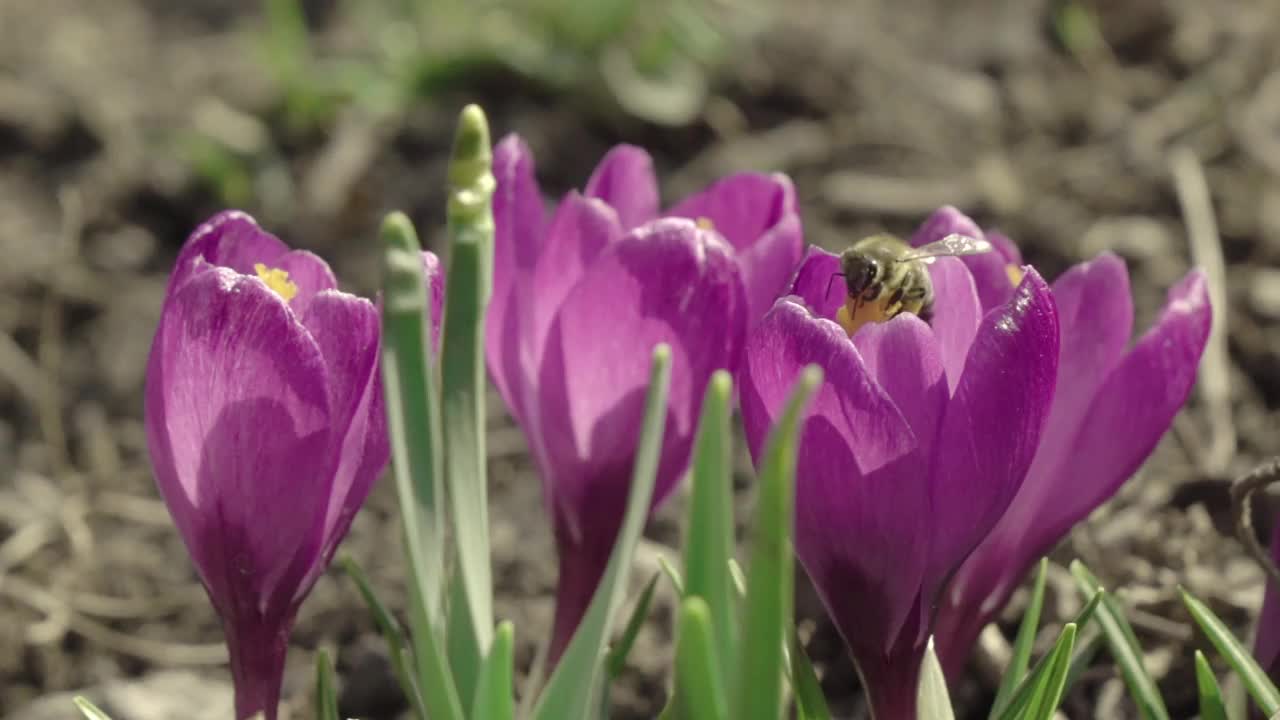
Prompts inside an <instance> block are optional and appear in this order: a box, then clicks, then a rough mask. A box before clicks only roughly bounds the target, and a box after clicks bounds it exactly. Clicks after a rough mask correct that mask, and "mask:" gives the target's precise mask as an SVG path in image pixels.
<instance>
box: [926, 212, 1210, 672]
mask: <svg viewBox="0 0 1280 720" xmlns="http://www.w3.org/2000/svg"><path fill="white" fill-rule="evenodd" d="M951 232H960V233H964V234H967V235H975V236H976V237H982V236H983V235H982V231H981V230H980V229H978V227H977V226H976V225H975V224H974V223H973V221H972V220H970V219H969V218H967V217H965V216H964V215H962V214H961V213H960V212H959V211H957V210H955V209H954V208H942V209H941V210H939V211H937V212H935V213H934V215H933V217H931V218H930V219H929V221H928V222H926V223H925V224H924V226H923V227H922V228H921V230H920V232H918V233H917V235H916V237H915V238H914V239H913V242H914V243H915V244H923V243H925V242H928V241H930V240H931V239H933V238H934V237H941V236H942V235H945V234H947V233H951ZM986 238H987V239H988V240H991V241H992V244H993V245H995V247H996V248H997V253H990V254H989V255H988V256H987V257H985V258H984V257H982V256H974V257H967V258H965V259H964V260H965V262H967V263H969V264H970V267H971V268H973V267H974V266H976V265H978V264H979V263H983V264H984V265H983V266H982V267H983V269H974V279H975V281H978V290H979V296H980V297H982V298H983V300H984V311H990V310H992V309H993V307H996V306H995V305H987V304H986V303H987V301H988V300H990V301H991V302H992V303H998V302H1001V301H1002V300H1001V298H1002V297H1004V296H1005V295H1007V293H1008V292H1011V291H1008V290H1006V289H1005V288H1008V287H1010V285H1009V283H1008V280H1007V279H1006V278H1007V273H1006V272H1004V271H1003V270H1002V268H1000V267H998V266H999V265H1001V264H1003V263H1007V262H1016V261H1017V258H1018V255H1017V248H1015V247H1013V245H1012V244H1011V243H1010V242H1009V241H1008V240H1007V239H1004V238H1003V237H1000V236H996V235H995V234H994V233H987V234H986ZM984 278H985V281H984ZM984 282H985V292H984ZM1002 282H1003V283H1004V285H1003V287H1002V286H1001V283H1002ZM1052 293H1053V298H1054V301H1055V302H1056V304H1057V307H1058V318H1059V326H1060V338H1059V346H1060V351H1059V356H1058V370H1057V380H1056V386H1057V390H1056V393H1055V395H1054V400H1053V405H1052V407H1051V409H1050V411H1049V417H1048V420H1047V422H1046V424H1045V429H1044V433H1043V434H1042V436H1041V438H1040V442H1039V445H1038V447H1037V448H1036V452H1035V459H1034V460H1033V461H1032V463H1031V468H1030V470H1029V471H1028V473H1027V479H1026V481H1025V482H1023V484H1022V487H1021V489H1020V490H1019V491H1018V493H1017V495H1016V496H1015V497H1014V499H1013V502H1012V503H1011V504H1010V506H1009V509H1008V511H1007V512H1005V514H1004V516H1003V517H1001V518H1000V521H999V522H998V523H996V526H995V527H994V528H993V529H992V530H991V532H990V533H988V534H987V536H986V538H985V539H984V540H983V542H982V543H981V544H980V545H979V546H978V547H977V549H975V550H974V552H973V554H972V555H970V556H969V558H968V559H967V560H966V561H965V562H964V564H963V565H962V566H961V567H960V569H959V571H958V572H957V573H956V575H955V577H954V578H953V579H952V581H951V583H950V584H949V585H948V587H947V590H946V591H945V593H944V594H943V595H942V597H941V598H939V603H938V608H937V616H936V624H935V628H934V633H935V636H936V637H935V641H936V648H935V649H936V650H937V652H938V658H939V660H940V662H941V663H942V666H943V669H944V670H945V671H946V673H947V675H948V676H949V677H951V678H953V679H954V678H955V677H957V676H958V675H959V673H960V671H961V669H962V668H963V666H964V662H965V660H966V659H967V658H968V656H969V654H970V652H971V651H972V649H973V644H974V642H975V641H976V640H977V637H978V634H979V633H980V632H981V630H982V628H983V626H985V625H986V624H987V623H988V622H990V621H991V620H993V619H994V618H995V617H996V616H997V615H998V614H999V613H1000V611H1001V610H1002V609H1003V608H1004V605H1005V603H1007V602H1008V600H1009V596H1010V595H1011V594H1012V593H1013V591H1014V590H1015V589H1016V588H1017V586H1018V584H1019V583H1020V582H1021V581H1022V579H1023V578H1024V577H1025V576H1026V574H1027V572H1028V571H1029V570H1030V569H1031V567H1032V565H1034V564H1035V563H1036V562H1037V561H1038V559H1039V558H1040V557H1042V556H1043V555H1044V554H1046V553H1047V552H1049V550H1051V549H1052V548H1053V546H1054V545H1056V544H1057V543H1058V542H1059V541H1060V540H1061V539H1062V538H1063V537H1064V536H1065V535H1066V534H1067V532H1068V531H1069V530H1070V529H1071V527H1072V526H1074V525H1075V524H1076V523H1078V522H1080V521H1082V520H1084V519H1085V518H1086V517H1087V516H1088V515H1089V513H1090V512H1092V511H1093V510H1094V509H1095V508H1097V507H1098V506H1099V505H1101V504H1102V503H1103V502H1105V501H1106V500H1108V499H1109V498H1110V497H1111V496H1112V495H1114V494H1115V493H1116V491H1117V490H1119V489H1120V486H1121V485H1122V484H1123V483H1124V481H1125V480H1127V479H1128V478H1129V477H1131V476H1132V475H1133V474H1134V472H1135V471H1137V469H1138V468H1139V466H1141V465H1142V462H1143V461H1144V460H1146V458H1147V456H1148V455H1150V454H1151V451H1152V450H1154V449H1155V446H1156V443H1157V442H1158V441H1159V440H1160V438H1161V436H1163V435H1164V433H1165V431H1166V430H1168V428H1169V425H1170V424H1171V423H1172V422H1173V417H1174V415H1175V414H1176V413H1177V412H1178V409H1179V408H1181V407H1182V404H1183V403H1184V402H1185V401H1186V399H1187V395H1188V394H1189V393H1190V392H1191V388H1192V385H1193V384H1194V382H1195V376H1196V368H1197V366H1198V365H1199V362H1200V355H1201V353H1202V352H1203V351H1204V347H1205V343H1206V341H1207V340H1208V337H1209V325H1210V320H1211V314H1212V313H1211V312H1210V307H1209V296H1208V289H1207V286H1206V282H1205V278H1204V275H1203V274H1202V273H1201V272H1199V271H1193V272H1191V273H1189V274H1188V275H1187V276H1186V277H1185V278H1184V279H1183V280H1182V281H1181V282H1179V283H1178V284H1177V285H1175V286H1174V287H1173V288H1172V289H1171V290H1170V291H1169V295H1168V301H1167V302H1166V304H1165V307H1164V309H1163V311H1162V312H1161V314H1160V316H1159V318H1158V319H1157V320H1156V322H1155V324H1154V325H1153V326H1152V327H1151V329H1149V330H1148V331H1147V333H1146V334H1145V335H1143V336H1142V338H1141V339H1139V340H1138V341H1137V343H1135V344H1133V345H1132V346H1130V344H1129V340H1130V334H1131V332H1132V328H1133V298H1132V296H1131V294H1130V291H1129V275H1128V272H1127V270H1126V269H1125V265H1124V262H1123V261H1122V260H1121V259H1120V258H1118V257H1116V256H1115V255H1112V254H1110V253H1103V254H1102V255H1099V256H1098V257H1096V258H1094V259H1093V260H1090V261H1088V262H1084V263H1081V264H1079V265H1076V266H1075V267H1073V268H1071V269H1070V270H1068V271H1067V272H1066V273H1064V274H1063V275H1062V276H1061V277H1059V278H1058V279H1057V281H1055V282H1054V283H1053V287H1052Z"/></svg>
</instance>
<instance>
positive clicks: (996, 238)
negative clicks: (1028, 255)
mask: <svg viewBox="0 0 1280 720" xmlns="http://www.w3.org/2000/svg"><path fill="white" fill-rule="evenodd" d="M986 233H987V242H989V243H991V244H992V245H993V246H994V247H995V249H996V252H998V253H1000V257H1001V258H1002V259H1003V260H1004V263H1005V264H1006V265H1014V266H1017V267H1021V266H1022V265H1023V262H1022V251H1021V250H1019V249H1018V246H1017V245H1015V244H1014V242H1013V241H1012V240H1010V239H1009V236H1008V235H1005V234H1004V233H1002V232H1000V231H998V230H987V231H986Z"/></svg>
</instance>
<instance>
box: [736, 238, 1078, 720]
mask: <svg viewBox="0 0 1280 720" xmlns="http://www.w3.org/2000/svg"><path fill="white" fill-rule="evenodd" d="M839 272H840V262H839V259H838V258H837V257H836V256H834V255H832V254H830V253H827V252H825V251H823V250H819V249H816V248H815V249H812V250H810V252H809V254H808V256H807V257H806V258H805V261H804V263H803V264H802V265H801V267H800V269H799V270H798V272H797V275H796V279H795V283H794V286H793V288H792V292H793V293H794V294H793V295H792V296H789V297H784V298H782V299H780V300H778V301H777V303H776V304H775V305H774V307H773V309H772V310H771V311H770V312H769V314H768V315H767V316H766V317H765V319H764V320H763V322H762V323H761V324H760V325H759V326H758V327H757V328H756V329H755V330H754V331H753V332H752V333H751V335H750V337H749V338H748V341H747V349H746V353H745V357H744V360H743V366H742V371H741V373H740V386H741V391H740V397H741V405H742V416H743V424H744V426H745V428H746V432H747V439H748V443H749V446H750V449H751V452H752V455H753V456H754V457H755V458H757V461H758V460H759V457H760V453H761V451H762V448H763V446H764V441H765V437H766V435H767V433H768V431H769V428H770V426H771V425H772V424H773V422H774V421H775V420H776V419H777V417H778V414H779V413H780V412H781V410H782V408H783V403H784V400H785V395H786V391H787V388H788V387H789V386H790V384H791V383H792V382H793V381H794V379H795V377H796V375H797V373H799V372H800V369H801V368H803V367H804V366H805V365H807V364H809V363H815V364H817V365H819V366H821V367H822V369H823V370H824V371H825V378H826V382H825V384H824V385H823V387H822V388H821V389H820V390H819V392H818V393H817V395H816V396H815V397H814V400H813V402H812V403H811V405H810V412H809V416H808V418H807V419H806V420H805V422H804V427H803V433H802V436H801V440H800V448H799V456H798V458H797V470H796V524H795V528H796V529H795V548H796V554H797V556H798V557H799V559H800V562H801V564H802V565H803V566H804V568H805V570H806V572H807V573H808V575H809V577H810V578H811V579H812V580H813V583H814V586H815V588H816V589H817V591H818V593H819V595H820V597H821V598H822V600H823V603H824V604H825V605H826V607H827V610H828V612H829V613H830V615H831V618H832V620H833V621H834V622H835V624H836V626H837V628H838V629H839V630H840V633H841V635H842V636H843V637H844V639H845V641H846V643H847V645H848V646H849V649H850V651H851V653H852V655H853V658H854V660H855V662H856V664H857V666H858V669H859V672H860V674H861V676H862V679H863V685H864V688H865V690H866V692H867V694H868V699H869V703H870V705H871V707H872V710H873V712H874V716H875V718H876V719H877V720H914V718H915V717H916V711H915V703H916V692H917V684H918V677H919V669H920V664H921V660H922V658H923V656H924V651H925V646H926V641H927V638H928V632H929V627H928V624H929V622H928V621H929V609H930V606H931V604H932V602H933V599H934V598H935V597H936V596H937V593H938V592H939V589H940V587H941V586H942V583H943V582H944V581H945V579H946V578H947V577H948V576H949V575H950V573H952V572H953V571H954V570H955V568H956V567H957V566H958V565H959V564H960V562H961V561H962V560H964V558H965V556H966V555H968V553H969V552H970V551H971V550H972V549H973V548H974V547H975V546H976V545H977V544H978V543H979V542H981V541H982V539H983V538H984V537H985V536H986V534H987V533H988V532H989V531H990V530H991V528H992V527H993V526H994V525H995V524H996V521H997V520H999V518H1000V516H1001V515H1002V514H1003V513H1004V512H1005V509H1006V508H1007V507H1008V505H1009V503H1010V501H1012V500H1013V498H1014V496H1015V495H1016V494H1017V492H1018V489H1019V487H1020V486H1021V485H1022V482H1023V479H1024V478H1025V476H1026V473H1027V469H1028V468H1029V467H1030V465H1031V460H1032V456H1033V455H1034V452H1035V448H1036V446H1037V443H1038V441H1039V438H1040V433H1041V429H1042V427H1043V426H1044V422H1045V418H1046V417H1047V415H1048V411H1049V405H1050V402H1051V400H1052V397H1053V385H1054V377H1055V374H1056V371H1057V358H1058V320H1057V313H1056V310H1055V308H1054V303H1053V298H1052V296H1051V294H1050V292H1049V288H1048V287H1047V286H1046V285H1045V284H1044V282H1043V281H1042V280H1041V279H1040V276H1039V275H1038V274H1037V273H1036V272H1035V271H1034V270H1032V269H1029V268H1028V269H1026V270H1025V271H1024V275H1025V277H1024V278H1023V280H1022V281H1021V283H1020V284H1019V286H1018V287H1017V288H1016V289H1015V290H1014V292H1013V293H1011V295H1010V297H1009V298H1008V301H1007V302H1005V303H1004V304H1002V305H1000V306H998V307H996V308H995V309H993V311H992V312H990V313H988V314H986V315H985V316H984V314H983V312H982V308H981V304H980V302H979V298H978V293H977V290H976V288H975V285H974V280H973V277H972V275H971V274H970V272H969V270H968V269H967V268H966V267H965V265H964V264H963V263H962V262H961V261H960V260H959V259H956V258H950V257H947V258H939V259H938V260H937V262H935V263H933V264H932V265H931V266H930V267H929V273H930V277H931V279H932V283H933V287H934V292H935V302H934V307H933V312H932V317H931V319H930V321H929V322H927V323H926V322H925V321H924V320H922V319H921V318H920V317H919V316H917V315H913V314H911V313H902V314H900V315H898V316H896V317H894V318H893V319H891V320H888V321H887V322H873V323H868V324H866V325H865V326H863V327H862V328H861V329H859V330H858V331H857V333H856V334H855V335H854V336H853V337H852V338H850V337H849V336H848V335H847V334H846V332H845V330H844V329H842V328H841V326H840V325H838V324H837V323H836V322H835V318H836V315H837V311H838V310H839V309H840V307H841V306H842V304H843V302H844V295H845V289H844V287H843V286H842V285H841V284H840V283H832V282H831V278H832V276H833V275H834V274H836V273H839Z"/></svg>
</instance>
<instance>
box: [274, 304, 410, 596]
mask: <svg viewBox="0 0 1280 720" xmlns="http://www.w3.org/2000/svg"><path fill="white" fill-rule="evenodd" d="M302 322H303V324H304V325H305V326H306V327H307V329H308V330H309V331H310V332H311V336H312V337H313V338H315V341H316V344H317V345H319V347H320V354H321V355H323V356H324V360H325V366H326V368H327V370H328V376H329V398H330V403H329V406H330V408H331V409H332V416H331V417H332V424H333V435H334V440H333V443H332V444H331V446H330V448H329V451H330V452H331V453H333V454H334V455H335V457H334V459H333V462H332V466H333V467H334V468H335V471H334V479H333V488H332V491H331V492H330V494H329V502H328V509H327V511H326V513H325V530H324V546H323V549H322V552H323V557H324V558H325V560H326V561H327V560H328V559H329V558H331V557H332V556H333V552H334V551H335V550H336V549H337V547H338V543H340V542H341V541H342V538H343V537H344V536H345V535H346V533H347V529H348V528H349V527H351V521H352V519H354V518H355V514H356V511H357V510H359V509H360V506H361V505H363V504H364V500H365V498H366V497H368V495H369V491H370V490H371V489H372V488H373V481H374V480H376V479H377V478H378V475H379V474H380V473H381V472H382V469H383V468H384V467H385V466H386V463H387V458H388V456H389V454H390V445H389V444H388V439H387V434H386V423H385V420H384V419H383V418H382V417H380V416H381V414H382V413H381V402H380V397H379V396H380V395H381V388H380V387H379V385H378V383H377V382H376V381H377V378H378V354H379V353H378V349H379V336H380V333H379V323H378V310H377V308H375V307H374V305H373V303H371V302H369V301H368V300H365V299H363V298H358V297H356V296H354V295H348V294H346V293H341V292H338V291H336V290H330V291H328V292H324V293H320V294H319V295H317V296H316V297H315V299H314V300H313V301H312V303H311V306H310V308H309V309H308V312H307V314H306V315H305V316H304V317H303V319H302ZM375 393H376V394H375ZM374 410H377V411H378V413H377V415H378V417H375V416H374V415H373V411H374ZM323 570H324V567H323V565H317V567H316V575H317V576H318V574H319V573H320V572H322V571H323ZM312 579H313V580H314V578H312ZM307 585H308V583H303V588H300V589H302V590H305V589H309V588H308V587H307ZM297 599H298V600H301V597H300V596H299V597H298V598H297Z"/></svg>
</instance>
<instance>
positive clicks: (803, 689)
mask: <svg viewBox="0 0 1280 720" xmlns="http://www.w3.org/2000/svg"><path fill="white" fill-rule="evenodd" d="M787 639H788V642H789V644H790V646H791V688H792V689H793V690H794V691H795V695H796V705H797V707H796V710H797V711H798V712H799V713H800V714H801V716H802V717H803V718H805V720H831V709H830V708H828V707H827V699H826V697H824V696H823V694H822V683H821V682H819V681H818V674H817V673H816V672H814V670H813V663H812V662H810V661H809V655H808V654H807V653H806V652H805V651H804V646H803V645H801V644H800V636H799V635H797V634H796V628H795V625H790V627H789V628H788V631H787Z"/></svg>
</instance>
